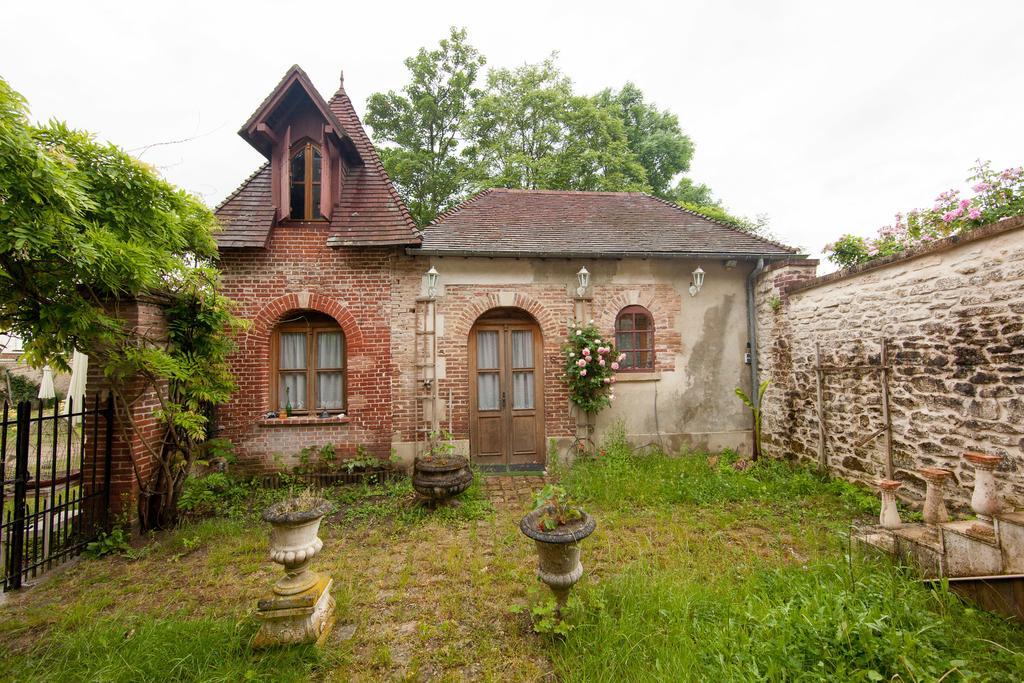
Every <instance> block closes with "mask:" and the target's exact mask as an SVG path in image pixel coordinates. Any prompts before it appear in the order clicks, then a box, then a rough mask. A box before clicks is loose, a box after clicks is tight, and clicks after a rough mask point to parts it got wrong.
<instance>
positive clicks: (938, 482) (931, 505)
mask: <svg viewBox="0 0 1024 683" xmlns="http://www.w3.org/2000/svg"><path fill="white" fill-rule="evenodd" d="M917 473H918V474H920V475H921V477H922V478H923V479H924V481H925V487H926V488H925V493H924V521H925V522H926V523H928V524H941V523H942V522H948V521H949V511H948V510H946V497H945V491H944V489H945V486H946V480H947V479H949V478H950V477H951V476H953V473H952V472H950V471H949V470H947V469H943V468H941V467H922V468H921V469H919V470H918V471H917Z"/></svg>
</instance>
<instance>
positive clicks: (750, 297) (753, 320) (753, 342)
mask: <svg viewBox="0 0 1024 683" xmlns="http://www.w3.org/2000/svg"><path fill="white" fill-rule="evenodd" d="M763 270H764V259H763V258H759V259H757V267H755V268H754V270H752V271H750V275H748V276H747V339H748V340H749V342H750V400H751V401H753V402H754V407H755V408H756V409H758V410H760V408H761V406H760V405H759V404H760V400H761V399H760V397H759V396H758V395H757V394H758V391H757V387H758V386H759V385H760V382H759V381H758V376H757V313H756V309H755V307H754V306H755V302H754V285H755V284H756V282H757V276H758V275H760V274H761V271H763ZM759 455H760V453H758V452H757V443H756V442H755V443H754V459H757V456H759Z"/></svg>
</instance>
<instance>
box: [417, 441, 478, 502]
mask: <svg viewBox="0 0 1024 683" xmlns="http://www.w3.org/2000/svg"><path fill="white" fill-rule="evenodd" d="M430 440H431V443H432V445H431V447H430V450H429V451H427V452H426V453H425V454H424V455H421V456H419V457H417V458H416V460H415V461H413V471H412V487H413V488H414V489H415V490H416V493H418V494H419V495H420V496H422V497H423V498H424V499H425V500H426V501H427V505H429V506H430V507H432V508H434V507H437V506H438V505H442V504H456V503H457V501H455V500H452V499H453V498H454V497H455V496H457V495H459V494H460V493H462V492H463V491H465V490H466V489H468V488H469V485H470V484H472V483H473V471H472V470H471V469H469V461H468V460H467V459H466V458H465V457H464V456H461V455H455V444H453V443H452V435H451V434H449V433H448V432H441V433H431V435H430Z"/></svg>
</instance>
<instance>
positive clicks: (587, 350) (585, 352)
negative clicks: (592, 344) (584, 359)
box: [583, 348, 590, 356]
mask: <svg viewBox="0 0 1024 683" xmlns="http://www.w3.org/2000/svg"><path fill="white" fill-rule="evenodd" d="M583 355H584V356H589V355H590V349H589V348H584V349H583Z"/></svg>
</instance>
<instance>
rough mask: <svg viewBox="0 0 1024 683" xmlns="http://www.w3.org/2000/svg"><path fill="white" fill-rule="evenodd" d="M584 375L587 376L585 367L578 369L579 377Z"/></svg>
mask: <svg viewBox="0 0 1024 683" xmlns="http://www.w3.org/2000/svg"><path fill="white" fill-rule="evenodd" d="M586 376H587V369H586V368H583V369H582V370H580V377H586Z"/></svg>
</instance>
